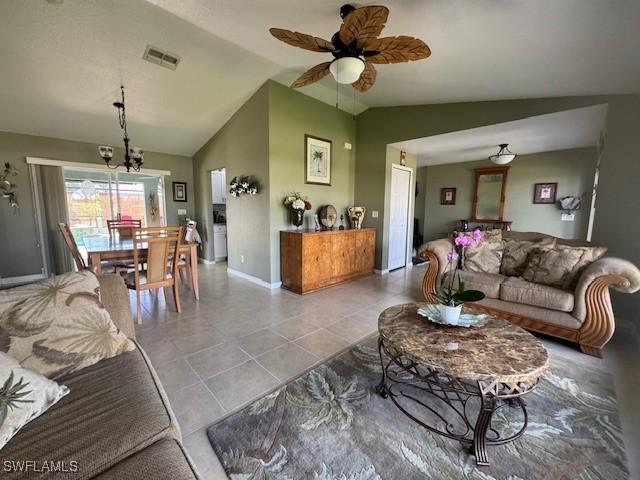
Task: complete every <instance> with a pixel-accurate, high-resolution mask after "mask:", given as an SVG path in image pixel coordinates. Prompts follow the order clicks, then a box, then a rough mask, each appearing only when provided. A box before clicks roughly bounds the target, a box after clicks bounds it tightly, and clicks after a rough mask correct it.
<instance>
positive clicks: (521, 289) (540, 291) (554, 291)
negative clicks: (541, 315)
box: [493, 277, 574, 312]
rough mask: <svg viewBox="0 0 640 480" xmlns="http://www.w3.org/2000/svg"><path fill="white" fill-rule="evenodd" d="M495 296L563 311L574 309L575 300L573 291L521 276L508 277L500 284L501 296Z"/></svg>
mask: <svg viewBox="0 0 640 480" xmlns="http://www.w3.org/2000/svg"><path fill="white" fill-rule="evenodd" d="M493 298H500V300H504V301H506V302H515V303H524V304H526V305H533V306H535V307H542V308H549V309H551V310H559V311H561V312H570V311H572V310H573V301H574V295H573V292H569V291H567V290H560V289H559V288H554V287H549V286H547V285H541V284H539V283H531V282H527V281H526V280H524V279H523V278H520V277H508V278H507V279H506V280H505V281H504V282H502V285H501V286H500V296H499V297H493Z"/></svg>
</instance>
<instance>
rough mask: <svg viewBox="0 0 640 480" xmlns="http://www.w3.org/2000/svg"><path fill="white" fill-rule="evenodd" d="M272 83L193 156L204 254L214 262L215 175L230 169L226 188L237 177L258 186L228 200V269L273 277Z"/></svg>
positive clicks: (258, 276)
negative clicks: (247, 177) (252, 191)
mask: <svg viewBox="0 0 640 480" xmlns="http://www.w3.org/2000/svg"><path fill="white" fill-rule="evenodd" d="M268 110H269V84H264V85H263V86H262V87H260V89H259V90H258V91H257V92H256V93H254V95H253V96H252V97H251V98H250V99H249V100H247V102H246V103H245V104H244V105H243V106H242V107H240V109H239V110H238V111H237V112H236V113H235V114H234V115H233V116H232V117H231V119H230V120H229V121H228V122H227V123H226V124H225V125H224V126H223V127H222V128H221V129H220V130H218V132H217V133H216V134H215V135H214V136H213V137H211V139H210V140H209V141H208V142H207V143H205V145H204V146H203V147H202V148H201V149H200V150H198V152H196V154H195V155H194V156H193V163H194V172H195V179H196V205H197V209H196V218H197V220H198V224H199V225H201V226H203V228H202V229H200V233H201V235H202V240H203V245H204V250H203V256H204V258H205V259H207V260H213V259H214V254H213V204H212V195H211V171H212V170H215V169H218V168H222V167H224V168H226V180H227V186H228V185H229V182H230V181H231V179H232V178H234V177H236V176H238V175H251V176H252V177H253V179H254V180H255V181H257V182H258V183H259V191H258V194H257V195H254V196H250V195H243V196H241V197H237V198H233V197H231V196H230V195H228V196H227V212H226V213H227V252H228V259H227V261H228V265H229V268H232V269H233V270H236V271H239V272H242V273H246V274H248V275H252V276H254V277H257V278H259V279H261V280H263V281H265V282H269V280H270V278H271V263H270V259H269V255H270V232H269V225H270V218H269V111H268Z"/></svg>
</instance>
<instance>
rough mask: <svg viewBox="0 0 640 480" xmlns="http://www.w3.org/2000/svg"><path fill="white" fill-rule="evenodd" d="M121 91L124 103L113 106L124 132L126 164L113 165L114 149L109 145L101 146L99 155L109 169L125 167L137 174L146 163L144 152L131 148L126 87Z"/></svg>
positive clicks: (115, 103) (121, 88)
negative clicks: (125, 99)
mask: <svg viewBox="0 0 640 480" xmlns="http://www.w3.org/2000/svg"><path fill="white" fill-rule="evenodd" d="M120 91H121V92H122V101H121V102H113V106H114V107H116V109H117V110H118V122H119V123H120V128H121V129H122V131H123V132H124V138H123V141H124V162H122V163H118V164H117V165H112V164H111V160H112V159H113V147H110V146H108V145H100V146H99V147H98V153H99V154H100V156H101V157H102V159H103V160H104V162H105V163H106V164H107V167H109V168H112V169H116V168H118V167H119V166H123V167H124V168H126V169H127V172H128V171H129V170H131V169H133V170H135V171H136V172H139V171H140V168H142V164H143V163H144V159H143V156H144V152H143V151H142V149H141V148H138V147H131V148H129V134H128V133H127V117H126V112H125V107H124V87H123V86H122V85H121V86H120Z"/></svg>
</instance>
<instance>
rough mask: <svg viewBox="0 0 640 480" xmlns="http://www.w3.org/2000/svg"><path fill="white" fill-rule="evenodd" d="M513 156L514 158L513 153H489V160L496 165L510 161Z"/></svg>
mask: <svg viewBox="0 0 640 480" xmlns="http://www.w3.org/2000/svg"><path fill="white" fill-rule="evenodd" d="M514 158H516V155H515V153H503V154H502V155H491V156H490V157H489V160H491V161H492V162H493V163H495V164H496V165H506V164H507V163H511V162H512V161H513V159H514Z"/></svg>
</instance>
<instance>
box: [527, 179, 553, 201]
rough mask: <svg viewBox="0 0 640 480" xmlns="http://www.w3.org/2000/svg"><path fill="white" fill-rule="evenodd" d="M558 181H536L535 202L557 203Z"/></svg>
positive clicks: (534, 189)
mask: <svg viewBox="0 0 640 480" xmlns="http://www.w3.org/2000/svg"><path fill="white" fill-rule="evenodd" d="M557 189H558V184H557V183H536V184H535V185H534V188H533V203H556V190H557Z"/></svg>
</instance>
